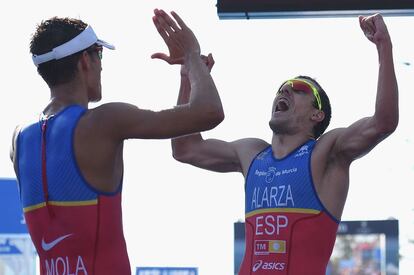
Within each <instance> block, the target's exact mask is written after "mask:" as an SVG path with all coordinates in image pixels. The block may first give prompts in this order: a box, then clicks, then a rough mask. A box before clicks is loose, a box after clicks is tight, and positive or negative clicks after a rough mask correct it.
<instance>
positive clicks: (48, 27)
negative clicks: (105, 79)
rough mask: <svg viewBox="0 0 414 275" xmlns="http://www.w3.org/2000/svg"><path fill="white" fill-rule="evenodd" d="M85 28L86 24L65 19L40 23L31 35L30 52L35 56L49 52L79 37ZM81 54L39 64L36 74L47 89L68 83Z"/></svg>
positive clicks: (55, 18)
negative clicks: (44, 82)
mask: <svg viewBox="0 0 414 275" xmlns="http://www.w3.org/2000/svg"><path fill="white" fill-rule="evenodd" d="M86 27H87V24H86V23H84V22H83V21H81V20H78V19H73V18H67V17H66V18H59V17H52V18H50V19H48V20H45V21H42V22H41V23H40V24H39V25H38V26H37V28H36V32H35V33H34V34H33V35H32V38H31V41H30V52H31V53H32V54H36V55H40V54H44V53H47V52H50V51H51V50H53V48H55V47H57V46H60V45H62V44H63V43H65V42H68V41H69V40H71V39H72V38H74V37H76V36H77V35H79V34H80V33H81V32H82V31H83V30H85V28H86ZM81 52H82V51H81ZM81 52H79V53H75V54H72V55H69V56H67V57H64V58H62V59H58V60H51V61H48V62H45V63H42V64H39V66H38V68H37V72H38V73H39V74H40V75H41V76H42V78H43V79H44V80H45V81H46V83H47V84H48V85H49V87H53V86H56V85H59V84H64V83H66V82H69V81H71V80H72V79H73V78H74V77H75V76H76V72H77V64H78V61H79V58H80V53H81Z"/></svg>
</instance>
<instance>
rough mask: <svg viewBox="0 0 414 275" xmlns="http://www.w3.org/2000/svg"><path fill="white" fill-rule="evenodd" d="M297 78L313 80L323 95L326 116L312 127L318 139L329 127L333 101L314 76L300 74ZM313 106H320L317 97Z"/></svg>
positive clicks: (323, 108)
mask: <svg viewBox="0 0 414 275" xmlns="http://www.w3.org/2000/svg"><path fill="white" fill-rule="evenodd" d="M295 78H303V79H306V80H310V81H312V83H313V84H315V86H316V89H318V93H319V96H320V97H321V103H322V111H323V112H324V113H325V118H324V119H323V120H322V121H321V122H319V123H318V124H316V125H315V126H314V127H313V129H312V131H313V135H314V137H315V139H317V138H319V137H320V136H321V135H322V134H323V133H324V132H325V130H326V128H328V126H329V123H330V122H331V116H332V110H331V103H330V101H329V97H328V95H327V94H326V92H325V91H324V89H322V87H321V85H319V83H318V82H317V81H316V80H315V79H313V78H312V77H309V76H304V75H300V76H297V77H295ZM313 106H314V107H315V108H318V103H317V102H316V98H315V99H314V101H313Z"/></svg>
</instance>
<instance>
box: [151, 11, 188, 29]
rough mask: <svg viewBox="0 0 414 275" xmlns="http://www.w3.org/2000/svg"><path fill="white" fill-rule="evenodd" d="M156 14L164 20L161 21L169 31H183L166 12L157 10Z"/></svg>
mask: <svg viewBox="0 0 414 275" xmlns="http://www.w3.org/2000/svg"><path fill="white" fill-rule="evenodd" d="M154 14H155V15H156V16H159V17H160V18H162V20H160V21H162V22H163V23H164V24H163V25H164V26H165V27H166V29H167V31H170V32H171V31H173V32H178V31H180V30H181V29H180V28H179V27H178V26H177V24H176V23H175V22H174V20H172V18H171V17H170V16H169V15H168V14H167V13H166V12H165V11H164V10H158V9H155V10H154Z"/></svg>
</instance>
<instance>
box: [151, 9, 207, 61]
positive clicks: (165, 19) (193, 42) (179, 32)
mask: <svg viewBox="0 0 414 275" xmlns="http://www.w3.org/2000/svg"><path fill="white" fill-rule="evenodd" d="M171 15H172V16H173V17H174V19H175V21H174V20H173V18H171V17H170V16H169V15H168V14H167V13H166V12H165V11H163V10H159V9H155V10H154V16H153V18H152V20H153V22H154V25H155V27H156V28H157V30H158V33H159V34H160V35H161V37H162V39H164V41H165V44H166V45H167V47H168V50H169V55H167V54H165V53H154V54H153V55H151V58H159V59H162V60H164V61H166V62H168V63H169V64H184V60H185V58H186V57H187V56H190V55H192V54H197V55H200V45H199V43H198V41H197V38H196V37H195V35H194V33H193V32H192V31H191V30H190V29H189V28H188V27H187V25H186V24H185V23H184V21H183V20H182V19H181V18H180V17H179V16H178V14H176V13H175V12H171Z"/></svg>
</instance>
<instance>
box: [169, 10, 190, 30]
mask: <svg viewBox="0 0 414 275" xmlns="http://www.w3.org/2000/svg"><path fill="white" fill-rule="evenodd" d="M171 15H172V16H173V17H174V19H175V21H177V23H178V25H180V27H181V28H182V29H183V28H188V27H187V25H186V24H185V23H184V21H183V20H182V19H181V17H180V16H178V14H177V13H175V12H174V11H172V12H171Z"/></svg>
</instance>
